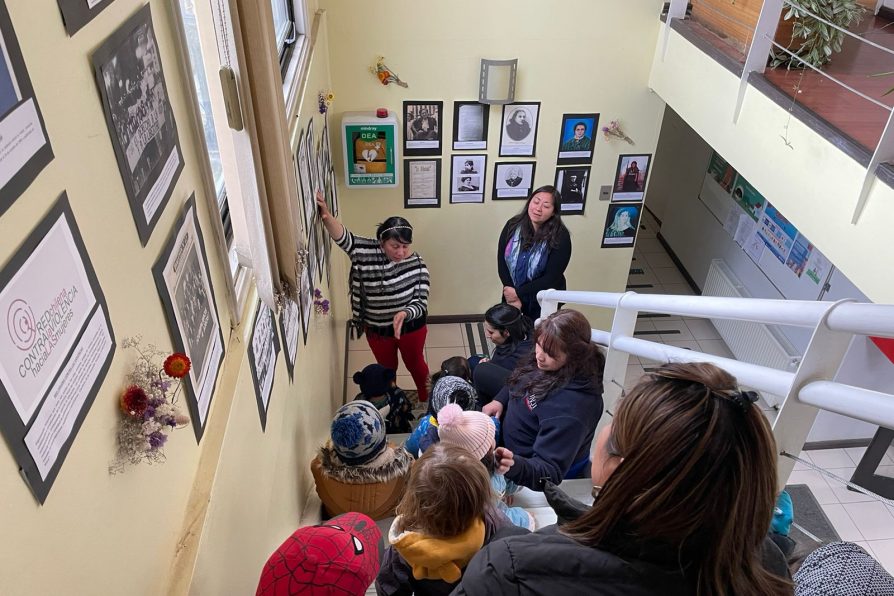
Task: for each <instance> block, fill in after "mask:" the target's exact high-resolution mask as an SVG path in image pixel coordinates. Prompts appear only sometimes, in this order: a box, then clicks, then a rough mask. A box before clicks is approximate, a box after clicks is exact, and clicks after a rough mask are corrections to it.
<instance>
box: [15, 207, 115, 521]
mask: <svg viewBox="0 0 894 596" xmlns="http://www.w3.org/2000/svg"><path fill="white" fill-rule="evenodd" d="M0 309H2V312H3V313H5V316H6V326H5V327H4V332H3V333H0V431H2V433H3V436H4V438H5V439H6V442H7V444H8V445H9V449H10V451H11V453H12V456H13V458H14V459H15V466H16V468H18V471H19V473H20V474H21V475H22V478H23V479H24V480H25V482H26V483H27V485H28V488H30V489H31V492H32V493H33V494H34V497H35V498H36V499H37V501H38V502H39V503H41V504H43V503H44V502H45V501H46V499H47V496H48V495H49V492H50V489H51V488H52V486H53V483H54V482H55V480H56V477H57V475H58V473H59V470H60V469H61V467H62V465H63V463H64V462H65V458H66V456H67V454H68V451H69V449H70V448H71V445H72V443H73V442H74V439H75V437H76V436H77V434H78V431H79V430H80V428H81V425H82V424H83V422H84V419H85V418H86V417H87V413H88V412H89V411H90V407H91V406H92V405H93V401H94V400H95V398H96V395H97V393H98V392H99V390H100V387H101V386H102V383H103V379H105V377H106V374H107V373H108V370H109V366H110V365H111V362H112V357H113V355H114V353H115V336H114V333H113V331H112V324H111V320H110V319H109V312H108V307H107V305H106V300H105V297H104V295H103V291H102V288H101V287H100V285H99V280H98V279H97V277H96V272H95V271H94V269H93V266H92V264H91V262H90V257H89V255H88V254H87V249H86V247H85V246H84V241H83V239H82V238H81V234H80V232H79V230H78V226H77V222H76V221H75V219H74V215H73V213H72V211H71V205H70V204H69V202H68V197H67V196H66V195H65V193H62V195H61V196H60V197H59V199H57V201H56V203H55V204H54V205H53V206H52V207H51V208H50V211H49V213H48V214H47V215H46V216H45V217H44V218H43V219H42V220H41V221H40V223H38V224H37V226H36V227H35V229H34V230H33V231H32V232H31V233H30V234H29V235H28V238H27V239H26V240H25V241H24V242H23V243H22V245H21V246H19V248H18V249H17V250H16V251H15V252H14V253H13V255H12V257H11V258H10V259H9V261H8V262H7V263H6V265H4V266H3V269H2V270H0ZM13 469H15V468H13Z"/></svg>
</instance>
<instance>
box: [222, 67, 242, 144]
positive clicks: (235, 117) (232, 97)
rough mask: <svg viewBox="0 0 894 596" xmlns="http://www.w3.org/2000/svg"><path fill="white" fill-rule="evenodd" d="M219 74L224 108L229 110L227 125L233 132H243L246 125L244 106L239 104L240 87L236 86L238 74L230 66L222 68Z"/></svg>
mask: <svg viewBox="0 0 894 596" xmlns="http://www.w3.org/2000/svg"><path fill="white" fill-rule="evenodd" d="M219 74H220V88H221V90H222V91H223V97H224V106H226V109H227V124H229V126H230V128H232V129H233V130H236V131H239V130H242V129H243V128H244V123H243V122H242V106H241V105H240V104H239V87H238V85H236V73H235V72H233V69H232V68H230V67H229V66H221V67H220V72H219Z"/></svg>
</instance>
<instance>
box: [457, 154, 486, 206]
mask: <svg viewBox="0 0 894 596" xmlns="http://www.w3.org/2000/svg"><path fill="white" fill-rule="evenodd" d="M486 170H487V155H484V154H480V155H452V156H451V159H450V202H451V203H483V202H484V183H485V172H486Z"/></svg>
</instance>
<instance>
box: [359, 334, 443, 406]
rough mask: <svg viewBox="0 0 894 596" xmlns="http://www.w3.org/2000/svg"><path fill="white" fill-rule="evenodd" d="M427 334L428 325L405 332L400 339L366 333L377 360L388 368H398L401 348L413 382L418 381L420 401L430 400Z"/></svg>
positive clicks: (417, 387) (402, 357) (401, 354)
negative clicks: (398, 352)
mask: <svg viewBox="0 0 894 596" xmlns="http://www.w3.org/2000/svg"><path fill="white" fill-rule="evenodd" d="M426 335H428V327H426V326H423V327H422V328H421V329H417V330H416V331H413V332H411V333H404V334H403V335H401V336H400V339H395V338H393V337H384V336H382V335H376V334H375V333H367V334H366V341H367V343H369V349H370V350H372V353H373V356H375V357H376V362H378V363H379V364H381V365H382V366H384V367H386V368H390V369H393V370H395V371H396V370H397V366H398V363H397V351H398V350H400V357H401V359H402V360H403V361H404V365H405V366H406V367H407V369H408V370H409V371H410V374H411V375H412V376H413V382H414V383H416V391H418V392H419V401H428V388H427V384H428V364H426V363H425V352H424V348H425V336H426Z"/></svg>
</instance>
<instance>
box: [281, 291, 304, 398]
mask: <svg viewBox="0 0 894 596" xmlns="http://www.w3.org/2000/svg"><path fill="white" fill-rule="evenodd" d="M296 298H297V296H296ZM279 333H280V335H281V336H282V343H283V346H284V348H285V356H286V370H287V371H288V373H289V381H294V380H295V362H296V361H297V360H298V340H299V339H301V304H300V303H299V302H298V301H297V300H295V299H294V298H293V297H291V296H287V297H285V299H284V304H283V306H282V309H281V310H280V312H279Z"/></svg>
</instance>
